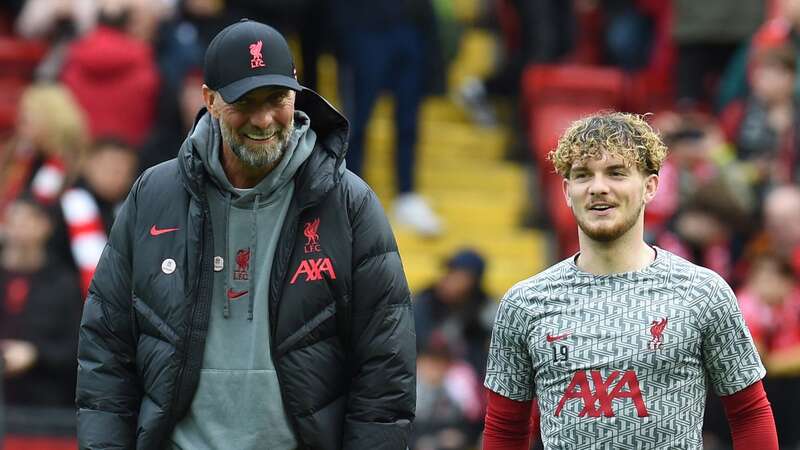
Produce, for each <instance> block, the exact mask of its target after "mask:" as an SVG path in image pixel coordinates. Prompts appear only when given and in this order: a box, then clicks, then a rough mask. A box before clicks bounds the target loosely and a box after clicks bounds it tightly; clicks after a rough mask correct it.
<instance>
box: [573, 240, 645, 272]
mask: <svg viewBox="0 0 800 450" xmlns="http://www.w3.org/2000/svg"><path fill="white" fill-rule="evenodd" d="M579 240H580V254H579V255H578V258H577V261H576V264H577V265H578V267H579V268H580V269H581V270H584V271H586V272H589V273H593V274H595V275H608V274H612V273H625V272H635V271H637V270H641V269H643V268H645V267H647V266H648V265H649V264H650V263H652V262H653V260H654V259H655V250H654V249H653V248H652V247H650V246H649V245H648V244H647V243H646V242H645V241H644V238H643V235H642V233H641V232H635V231H634V229H631V230H629V231H628V233H626V234H625V235H624V236H621V237H620V238H619V239H616V240H614V241H612V242H599V241H595V240H592V239H591V238H589V237H588V236H586V235H585V234H584V233H583V232H580V236H579Z"/></svg>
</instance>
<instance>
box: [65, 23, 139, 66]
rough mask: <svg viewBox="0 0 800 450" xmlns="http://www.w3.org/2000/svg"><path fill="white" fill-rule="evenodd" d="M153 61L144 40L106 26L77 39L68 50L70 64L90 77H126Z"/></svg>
mask: <svg viewBox="0 0 800 450" xmlns="http://www.w3.org/2000/svg"><path fill="white" fill-rule="evenodd" d="M152 60H153V56H152V51H151V50H150V48H149V47H148V46H147V45H146V44H145V43H143V42H141V41H138V40H136V39H135V38H132V37H130V36H127V35H126V34H125V33H123V32H121V31H118V30H115V29H113V28H109V27H105V26H100V27H98V28H97V29H96V30H95V31H94V32H93V33H90V34H88V35H86V36H85V37H84V38H82V39H81V40H79V41H77V42H75V43H74V44H73V45H72V47H71V48H70V51H69V63H70V64H74V65H75V66H77V67H80V68H81V71H82V72H83V74H84V75H85V76H87V77H90V78H106V77H117V76H121V75H120V74H126V75H125V76H126V77H127V76H129V75H130V73H131V72H132V71H135V70H136V69H138V68H141V67H150V66H151V65H152Z"/></svg>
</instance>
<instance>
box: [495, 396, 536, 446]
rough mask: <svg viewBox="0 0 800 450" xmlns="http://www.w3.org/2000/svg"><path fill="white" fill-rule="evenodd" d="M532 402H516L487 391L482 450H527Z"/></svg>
mask: <svg viewBox="0 0 800 450" xmlns="http://www.w3.org/2000/svg"><path fill="white" fill-rule="evenodd" d="M532 406H533V401H532V400H528V401H524V402H518V401H515V400H511V399H510V398H507V397H504V396H502V395H500V394H498V393H496V392H493V391H491V390H489V391H488V404H487V408H486V425H485V428H484V431H483V450H528V449H529V448H530V434H531V409H532Z"/></svg>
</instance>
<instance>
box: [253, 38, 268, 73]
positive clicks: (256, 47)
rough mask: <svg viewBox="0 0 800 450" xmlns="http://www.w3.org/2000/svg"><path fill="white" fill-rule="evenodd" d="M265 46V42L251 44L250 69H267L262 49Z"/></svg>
mask: <svg viewBox="0 0 800 450" xmlns="http://www.w3.org/2000/svg"><path fill="white" fill-rule="evenodd" d="M263 46H264V42H263V41H258V42H254V43H252V44H250V56H251V58H250V68H251V69H255V68H256V67H265V66H266V65H265V64H264V57H263V56H262V55H261V47H263Z"/></svg>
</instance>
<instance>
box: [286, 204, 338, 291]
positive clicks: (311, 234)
mask: <svg viewBox="0 0 800 450" xmlns="http://www.w3.org/2000/svg"><path fill="white" fill-rule="evenodd" d="M319 223H320V220H319V217H317V218H316V219H314V220H312V221H311V222H306V223H305V225H304V226H303V236H305V237H306V243H305V245H304V246H303V252H304V253H305V254H309V253H319V252H320V251H322V247H321V246H320V243H319V233H318V230H319ZM323 274H327V275H328V278H330V279H331V280H335V279H336V271H335V270H334V268H333V263H331V259H330V258H328V257H323V258H306V259H304V260H302V261H300V266H298V267H297V270H295V271H294V276H293V277H292V280H291V281H290V282H289V284H295V283H296V282H297V280H298V278H300V277H301V276H305V278H304V280H303V281H306V282H308V281H319V280H321V279H323V278H324V276H323Z"/></svg>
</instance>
